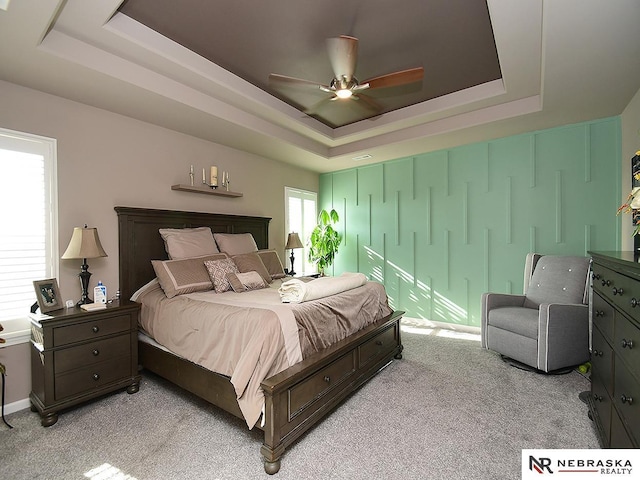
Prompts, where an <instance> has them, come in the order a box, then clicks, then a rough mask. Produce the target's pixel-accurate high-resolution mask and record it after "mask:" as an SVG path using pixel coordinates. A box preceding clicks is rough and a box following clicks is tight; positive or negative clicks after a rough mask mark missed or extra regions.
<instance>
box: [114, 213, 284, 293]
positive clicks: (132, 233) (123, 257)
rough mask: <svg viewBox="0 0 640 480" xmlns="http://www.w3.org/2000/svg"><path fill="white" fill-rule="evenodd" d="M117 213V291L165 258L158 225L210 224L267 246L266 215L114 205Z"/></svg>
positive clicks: (147, 276) (132, 285) (132, 286)
mask: <svg viewBox="0 0 640 480" xmlns="http://www.w3.org/2000/svg"><path fill="white" fill-rule="evenodd" d="M115 211H116V212H117V214H118V250H119V255H120V260H119V269H120V274H119V280H120V295H121V298H123V299H127V300H128V299H129V298H131V295H133V293H134V292H135V291H136V290H137V289H139V288H140V287H141V286H143V285H144V284H145V283H147V282H149V281H150V280H152V279H153V278H154V277H155V272H154V271H153V267H152V266H151V260H165V259H167V253H166V252H165V248H164V241H163V240H162V237H161V236H160V233H158V230H159V229H160V228H193V227H210V228H211V230H212V231H213V232H214V233H251V234H252V235H253V238H254V239H255V241H256V244H257V245H258V248H259V249H263V248H269V221H270V220H271V218H267V217H248V216H242V215H224V214H218V213H202V212H181V211H176V210H154V209H149V208H132V207H115Z"/></svg>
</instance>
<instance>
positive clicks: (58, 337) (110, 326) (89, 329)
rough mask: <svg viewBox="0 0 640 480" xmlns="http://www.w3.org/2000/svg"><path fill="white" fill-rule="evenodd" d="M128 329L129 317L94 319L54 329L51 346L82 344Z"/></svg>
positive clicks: (129, 327)
mask: <svg viewBox="0 0 640 480" xmlns="http://www.w3.org/2000/svg"><path fill="white" fill-rule="evenodd" d="M130 329H131V317H130V316H129V315H118V316H113V317H107V318H104V317H102V318H101V317H96V319H95V320H89V321H84V322H82V323H77V324H75V325H68V326H65V327H56V328H54V329H53V346H54V347H60V346H62V345H68V344H70V343H76V342H82V341H85V340H90V339H93V338H98V337H103V336H105V335H111V334H114V333H124V332H127V331H129V330H130Z"/></svg>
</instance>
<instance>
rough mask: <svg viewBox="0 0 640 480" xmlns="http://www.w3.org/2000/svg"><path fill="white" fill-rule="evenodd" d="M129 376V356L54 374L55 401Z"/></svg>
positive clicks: (88, 391) (87, 391) (84, 392)
mask: <svg viewBox="0 0 640 480" xmlns="http://www.w3.org/2000/svg"><path fill="white" fill-rule="evenodd" d="M129 376H131V357H130V356H127V357H120V358H114V359H112V360H109V361H106V362H100V363H96V364H95V365H89V366H87V367H84V368H80V369H78V370H74V371H71V372H68V373H64V374H62V375H56V381H55V398H56V401H60V400H62V399H64V398H66V397H70V396H72V395H76V394H79V393H83V394H87V393H90V392H91V391H92V390H93V389H96V388H99V387H102V386H103V385H107V384H109V383H111V382H115V381H117V380H121V379H123V378H127V377H129Z"/></svg>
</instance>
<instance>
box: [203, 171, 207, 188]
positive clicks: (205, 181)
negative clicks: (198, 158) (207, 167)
mask: <svg viewBox="0 0 640 480" xmlns="http://www.w3.org/2000/svg"><path fill="white" fill-rule="evenodd" d="M202 183H205V184H206V183H207V177H205V175H204V168H203V169H202Z"/></svg>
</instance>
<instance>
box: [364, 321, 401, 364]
mask: <svg viewBox="0 0 640 480" xmlns="http://www.w3.org/2000/svg"><path fill="white" fill-rule="evenodd" d="M397 346H398V332H397V331H396V326H395V324H394V325H392V326H390V327H389V328H387V329H386V330H385V331H384V332H381V333H379V334H378V335H376V336H375V337H374V338H372V339H371V340H369V341H368V342H366V343H364V344H362V345H361V346H360V347H359V348H358V360H359V362H360V366H361V367H362V366H363V365H366V364H367V363H370V362H373V361H375V360H377V359H378V358H379V357H381V356H383V355H384V354H385V353H389V352H390V351H391V350H393V349H394V348H396V347H397Z"/></svg>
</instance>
